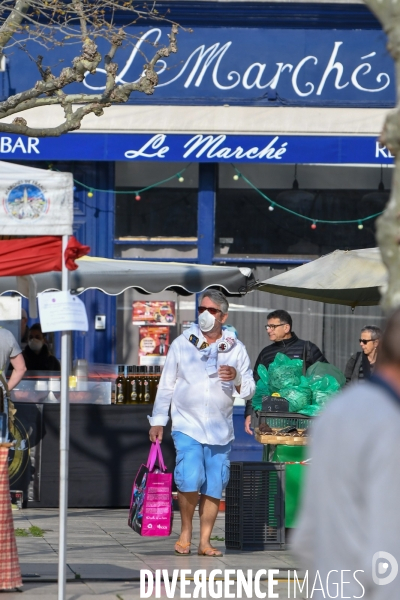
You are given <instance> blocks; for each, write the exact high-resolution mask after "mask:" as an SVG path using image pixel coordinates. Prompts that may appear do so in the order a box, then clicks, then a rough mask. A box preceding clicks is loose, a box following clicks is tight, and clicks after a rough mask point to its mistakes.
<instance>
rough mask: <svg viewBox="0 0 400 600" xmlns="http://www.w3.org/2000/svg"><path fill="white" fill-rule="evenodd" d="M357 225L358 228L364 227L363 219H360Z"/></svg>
mask: <svg viewBox="0 0 400 600" xmlns="http://www.w3.org/2000/svg"><path fill="white" fill-rule="evenodd" d="M357 227H358V229H364V225H363V224H362V222H361V221H358V225H357Z"/></svg>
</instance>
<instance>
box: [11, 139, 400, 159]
mask: <svg viewBox="0 0 400 600" xmlns="http://www.w3.org/2000/svg"><path fill="white" fill-rule="evenodd" d="M0 159H1V160H7V159H13V160H49V161H50V160H93V161H104V160H106V161H135V162H137V161H150V162H151V161H157V162H218V163H224V162H228V163H243V162H250V163H275V164H290V163H292V164H294V163H317V164H390V163H392V162H393V156H392V155H391V154H390V152H389V151H388V150H387V148H384V147H382V146H381V145H380V144H379V142H378V141H377V139H376V138H375V137H356V136H349V137H347V136H294V135H269V136H263V135H223V134H215V135H207V134H196V135H193V134H181V135H175V134H164V133H157V134H137V135H136V134H105V133H69V134H66V135H63V136H62V137H59V138H25V137H18V136H16V135H0Z"/></svg>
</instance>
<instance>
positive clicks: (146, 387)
mask: <svg viewBox="0 0 400 600" xmlns="http://www.w3.org/2000/svg"><path fill="white" fill-rule="evenodd" d="M142 369H143V400H144V402H145V404H150V385H149V376H148V374H147V367H142Z"/></svg>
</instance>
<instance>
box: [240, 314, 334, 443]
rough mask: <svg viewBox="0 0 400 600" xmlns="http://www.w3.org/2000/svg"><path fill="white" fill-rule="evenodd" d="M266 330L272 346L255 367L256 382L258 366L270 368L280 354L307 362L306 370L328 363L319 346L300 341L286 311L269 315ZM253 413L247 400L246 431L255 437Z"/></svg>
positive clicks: (267, 347) (249, 401) (266, 350)
mask: <svg viewBox="0 0 400 600" xmlns="http://www.w3.org/2000/svg"><path fill="white" fill-rule="evenodd" d="M265 329H266V330H267V333H268V336H269V339H270V340H271V342H272V344H270V345H269V346H266V347H265V348H264V349H263V350H261V352H260V354H259V355H258V358H257V360H256V364H255V365H254V380H255V381H256V382H257V381H258V380H259V379H260V377H259V375H258V373H257V367H258V365H260V364H261V365H264V367H266V368H268V367H269V365H270V364H271V363H272V362H273V361H274V358H275V356H276V355H277V354H278V352H282V354H286V356H288V357H289V358H299V359H300V360H303V361H305V366H306V369H308V367H310V366H311V365H313V364H314V363H316V362H318V361H319V362H328V361H327V360H326V358H325V356H324V355H323V354H322V352H321V350H320V349H319V348H318V346H316V345H315V344H313V343H312V342H308V341H305V340H300V339H299V338H298V337H297V335H296V334H295V333H294V332H293V331H292V317H291V316H290V315H289V313H288V312H287V311H286V310H274V311H273V312H271V313H269V315H268V316H267V325H266V326H265ZM252 412H253V409H252V405H251V400H247V402H246V410H245V414H244V416H245V425H244V429H245V431H246V433H249V434H250V435H253V432H252V430H251V429H250V423H251V415H252Z"/></svg>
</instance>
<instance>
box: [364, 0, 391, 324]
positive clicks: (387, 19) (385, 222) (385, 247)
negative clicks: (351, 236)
mask: <svg viewBox="0 0 400 600" xmlns="http://www.w3.org/2000/svg"><path fill="white" fill-rule="evenodd" d="M364 2H365V4H366V5H367V6H368V7H369V8H370V10H371V11H372V12H373V13H374V14H375V15H376V17H377V18H378V19H379V21H380V22H381V24H382V27H383V29H384V31H385V32H386V34H387V36H388V50H389V52H390V54H391V55H392V57H393V59H394V61H395V72H396V99H397V100H396V108H395V109H394V110H393V111H391V112H390V113H389V114H388V116H387V118H386V122H385V125H384V129H383V131H382V134H381V137H380V142H381V143H382V144H383V145H384V146H386V147H387V148H388V149H389V150H390V152H391V153H392V154H393V155H394V156H395V157H396V161H395V170H394V176H393V182H392V190H391V195H390V199H389V202H388V204H387V206H386V208H385V211H384V213H383V214H382V215H381V216H380V217H379V219H378V220H377V229H376V237H377V241H378V244H379V248H380V251H381V255H382V260H383V262H384V264H385V265H386V267H387V269H388V284H387V286H385V288H382V290H381V293H382V299H381V305H382V308H383V310H384V311H385V312H386V313H388V312H390V311H392V310H393V309H395V308H397V307H398V306H400V3H397V2H394V1H393V0H380V1H379V0H364Z"/></svg>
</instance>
